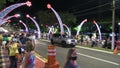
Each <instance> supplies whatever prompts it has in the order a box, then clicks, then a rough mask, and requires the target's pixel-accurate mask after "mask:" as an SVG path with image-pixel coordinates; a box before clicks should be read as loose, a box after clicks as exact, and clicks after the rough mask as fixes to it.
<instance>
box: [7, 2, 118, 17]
mask: <svg viewBox="0 0 120 68" xmlns="http://www.w3.org/2000/svg"><path fill="white" fill-rule="evenodd" d="M8 1H9V0H8ZM14 1H15V2H14V3H20V2H26V1H27V0H14ZM29 1H31V2H32V6H31V7H30V8H28V7H26V6H22V7H20V8H18V9H16V10H18V11H16V10H15V12H18V13H19V12H20V13H28V14H34V13H36V12H38V11H41V10H48V9H47V7H46V5H47V4H48V3H50V4H51V5H52V7H53V8H54V9H55V10H56V11H57V12H59V11H60V12H64V11H65V12H66V11H67V12H70V13H73V14H74V15H75V16H77V17H78V18H80V19H81V18H83V19H84V18H96V17H97V18H103V17H110V16H111V15H112V0H29ZM14 3H12V4H14ZM119 3H120V1H119V0H116V7H117V8H116V10H117V11H116V15H117V16H120V13H117V12H119V11H120V10H119V7H120V4H119ZM9 5H10V4H9ZM13 13H14V12H13Z"/></svg>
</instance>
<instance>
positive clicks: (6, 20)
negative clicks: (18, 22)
mask: <svg viewBox="0 0 120 68" xmlns="http://www.w3.org/2000/svg"><path fill="white" fill-rule="evenodd" d="M13 17H16V18H17V17H20V15H19V14H15V15H12V16H8V17H7V18H3V19H2V20H1V22H0V25H2V24H4V23H6V22H8V20H9V19H11V18H13Z"/></svg>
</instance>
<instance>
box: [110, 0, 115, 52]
mask: <svg viewBox="0 0 120 68" xmlns="http://www.w3.org/2000/svg"><path fill="white" fill-rule="evenodd" d="M114 23H115V0H113V6H112V45H111V49H112V50H114V44H115V33H114V31H115V30H114V26H115V25H114Z"/></svg>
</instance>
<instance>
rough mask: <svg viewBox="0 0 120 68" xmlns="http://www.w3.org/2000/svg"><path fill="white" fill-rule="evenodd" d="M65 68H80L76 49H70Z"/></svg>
mask: <svg viewBox="0 0 120 68" xmlns="http://www.w3.org/2000/svg"><path fill="white" fill-rule="evenodd" d="M64 68H80V66H79V65H78V63H77V52H76V49H75V48H71V49H69V51H68V55H67V61H66V63H65V65H64Z"/></svg>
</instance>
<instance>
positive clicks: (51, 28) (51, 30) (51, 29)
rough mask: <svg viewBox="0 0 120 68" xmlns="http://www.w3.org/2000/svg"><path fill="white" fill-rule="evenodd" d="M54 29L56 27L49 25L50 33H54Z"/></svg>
mask: <svg viewBox="0 0 120 68" xmlns="http://www.w3.org/2000/svg"><path fill="white" fill-rule="evenodd" d="M53 29H54V27H53V26H52V27H49V32H48V35H49V34H50V33H53Z"/></svg>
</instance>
